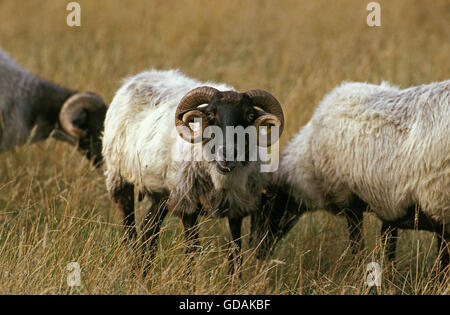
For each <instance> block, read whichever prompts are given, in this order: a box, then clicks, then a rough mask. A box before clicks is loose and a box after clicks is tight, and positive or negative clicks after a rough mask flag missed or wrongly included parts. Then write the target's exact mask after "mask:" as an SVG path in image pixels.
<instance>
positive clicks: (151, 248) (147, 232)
mask: <svg viewBox="0 0 450 315" xmlns="http://www.w3.org/2000/svg"><path fill="white" fill-rule="evenodd" d="M166 215H167V207H166V199H162V198H158V199H156V198H155V200H154V202H153V204H152V205H151V207H150V209H149V210H148V212H147V215H146V216H145V218H144V222H143V223H142V228H141V231H142V232H143V234H142V243H143V244H144V247H146V249H147V250H148V252H149V253H150V258H153V256H154V254H155V248H156V245H157V244H158V239H159V230H160V228H161V225H162V223H163V221H164V219H165V217H166Z"/></svg>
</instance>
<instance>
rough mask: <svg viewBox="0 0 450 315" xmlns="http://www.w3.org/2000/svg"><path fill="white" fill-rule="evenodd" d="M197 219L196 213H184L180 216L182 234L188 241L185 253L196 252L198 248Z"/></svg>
mask: <svg viewBox="0 0 450 315" xmlns="http://www.w3.org/2000/svg"><path fill="white" fill-rule="evenodd" d="M197 219H198V213H193V214H184V215H183V218H182V221H183V227H184V235H185V238H186V241H187V242H188V245H187V248H186V254H190V253H193V252H196V251H197V250H198V249H199V248H200V241H199V233H198V225H197Z"/></svg>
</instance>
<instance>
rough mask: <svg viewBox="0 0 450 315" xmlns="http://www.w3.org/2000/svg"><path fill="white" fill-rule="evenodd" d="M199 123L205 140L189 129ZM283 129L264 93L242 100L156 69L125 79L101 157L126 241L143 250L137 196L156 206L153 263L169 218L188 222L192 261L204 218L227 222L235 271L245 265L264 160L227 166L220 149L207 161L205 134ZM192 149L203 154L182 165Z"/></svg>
mask: <svg viewBox="0 0 450 315" xmlns="http://www.w3.org/2000/svg"><path fill="white" fill-rule="evenodd" d="M205 104H206V105H205ZM199 105H201V106H199ZM174 118H175V119H174ZM195 118H197V119H200V120H201V122H202V125H201V128H200V131H201V132H200V133H198V132H197V133H193V132H194V129H195V128H194V126H191V124H190V123H191V122H192V121H193V119H195ZM283 124H284V117H283V111H282V108H281V106H280V104H279V102H278V101H277V100H276V99H275V98H274V97H273V96H272V95H271V94H269V93H268V92H265V91H262V90H251V91H247V92H245V93H238V92H236V91H235V90H234V89H233V88H232V87H231V86H228V85H225V84H221V83H212V82H207V83H202V82H199V81H197V80H194V79H191V78H189V77H187V76H185V75H184V74H182V73H181V72H180V71H179V70H167V71H159V70H154V69H153V70H149V71H145V72H142V73H140V74H138V75H136V76H134V77H131V78H128V79H126V80H125V81H124V84H123V85H122V87H121V88H120V89H119V90H118V91H117V93H116V94H115V96H114V98H113V100H112V102H111V105H110V107H109V108H108V111H107V113H106V118H105V129H104V135H103V151H102V153H103V157H104V161H105V178H106V186H107V190H108V191H109V194H110V196H111V199H112V200H113V202H114V203H115V204H116V205H117V206H118V208H119V210H120V211H121V213H122V215H123V224H124V225H125V227H126V234H127V236H128V238H127V239H129V240H130V241H131V242H133V244H136V243H135V242H134V241H135V240H136V239H137V232H136V228H135V215H134V191H135V190H136V192H137V193H139V196H140V198H139V200H141V199H142V197H143V196H147V197H148V198H149V200H150V201H151V203H152V205H151V207H150V209H149V211H148V214H147V216H146V217H145V219H144V222H143V224H142V228H141V230H142V231H143V232H145V233H143V235H142V237H141V241H142V243H143V244H146V246H145V247H146V248H145V251H146V252H147V253H148V252H150V254H151V255H150V257H153V252H154V246H155V245H156V244H157V240H158V232H159V230H160V226H161V223H162V221H163V220H164V218H165V216H166V214H167V213H168V212H170V213H171V214H173V215H175V216H177V217H180V218H181V219H182V223H183V226H184V230H185V236H186V239H188V240H189V243H190V245H189V246H188V247H187V250H186V252H187V253H191V252H194V251H195V250H194V249H195V247H198V244H199V242H198V228H197V220H198V217H199V215H207V216H212V217H225V218H227V219H228V223H229V228H230V232H231V238H232V242H231V243H230V246H231V252H232V253H231V254H232V255H230V266H231V265H233V263H232V261H234V262H236V261H238V260H239V259H233V257H234V258H238V254H239V249H240V247H241V241H240V236H241V223H242V218H243V217H245V216H247V215H249V214H250V213H253V212H255V211H256V210H257V209H258V206H259V203H260V191H261V189H263V188H264V186H265V184H266V183H267V175H266V173H263V172H260V169H259V167H260V161H259V160H256V161H250V160H249V159H245V160H244V161H236V159H231V160H230V159H226V160H222V159H220V157H219V151H220V150H219V148H217V151H216V154H215V155H213V159H211V160H206V159H202V158H201V156H202V154H203V153H204V149H205V148H206V147H207V145H208V143H209V142H208V143H207V142H206V141H208V140H210V138H211V136H212V135H210V136H208V135H206V130H207V128H206V127H218V128H219V129H220V130H223V131H225V129H226V128H227V127H230V126H243V127H248V126H255V127H257V128H259V127H260V126H265V125H266V126H273V127H275V128H279V135H281V132H282V128H283ZM198 135H200V138H198ZM271 139H272V138H271ZM277 140H278V138H276V139H275V140H271V141H268V143H267V145H271V144H273V143H275V142H276V141H277ZM192 142H193V143H192ZM230 143H231V142H230V141H229V140H228V139H224V140H223V146H222V151H224V150H225V151H227V152H228V149H230V148H231V151H235V149H236V146H235V145H234V144H233V143H231V144H230ZM186 146H187V148H196V149H198V148H200V150H198V151H196V150H193V151H195V152H194V156H193V157H194V158H193V159H191V160H189V159H180V158H177V157H176V156H177V154H176V152H185V151H183V150H185V149H186ZM199 152H200V158H199V156H198V154H199ZM233 153H236V152H233ZM246 153H247V152H246ZM234 157H236V156H234ZM230 269H235V267H231V268H230ZM231 271H232V273H234V271H233V270H231Z"/></svg>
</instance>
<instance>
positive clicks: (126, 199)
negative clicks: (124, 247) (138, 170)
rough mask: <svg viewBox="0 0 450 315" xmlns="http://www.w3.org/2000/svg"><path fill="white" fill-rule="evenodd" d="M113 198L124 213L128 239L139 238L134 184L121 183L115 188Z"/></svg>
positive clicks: (131, 240)
mask: <svg viewBox="0 0 450 315" xmlns="http://www.w3.org/2000/svg"><path fill="white" fill-rule="evenodd" d="M113 199H114V201H115V203H116V204H117V207H118V209H119V211H120V212H121V213H122V217H123V225H124V226H125V230H126V233H127V236H128V240H129V241H130V242H133V241H134V240H136V238H137V232H136V227H135V217H134V185H133V184H130V183H124V184H122V185H120V187H118V188H117V189H115V190H114V193H113Z"/></svg>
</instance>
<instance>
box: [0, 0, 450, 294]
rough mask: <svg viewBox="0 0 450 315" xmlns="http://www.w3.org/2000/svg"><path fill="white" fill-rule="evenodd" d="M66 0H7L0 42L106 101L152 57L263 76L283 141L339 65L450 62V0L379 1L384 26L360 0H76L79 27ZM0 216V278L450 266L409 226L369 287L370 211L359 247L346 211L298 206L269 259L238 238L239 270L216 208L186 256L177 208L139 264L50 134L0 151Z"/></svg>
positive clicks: (392, 283) (313, 276) (407, 70)
mask: <svg viewBox="0 0 450 315" xmlns="http://www.w3.org/2000/svg"><path fill="white" fill-rule="evenodd" d="M66 2H68V1H56V0H52V1H50V0H47V1H44V0H27V1H12V0H5V1H2V2H0V20H1V21H2V24H1V29H2V30H1V32H0V45H1V46H2V47H3V48H4V49H5V50H7V51H9V52H10V53H11V55H12V56H13V57H14V58H15V59H16V60H17V61H18V62H20V63H21V64H23V65H24V67H26V68H28V69H30V70H31V71H32V72H34V73H37V74H39V75H41V76H43V77H45V78H48V79H51V80H54V81H56V82H60V83H61V84H64V85H67V86H72V87H75V88H78V89H90V90H94V91H97V92H99V93H100V94H102V95H103V96H104V97H105V99H106V100H107V101H110V100H111V99H112V97H113V95H114V91H115V90H116V89H117V88H118V87H119V86H120V80H121V78H123V77H124V76H127V75H132V74H135V73H137V72H139V71H142V70H144V69H147V68H150V67H155V68H162V69H168V68H180V69H182V70H183V71H184V72H186V73H187V74H188V75H191V76H193V77H196V78H199V79H202V80H216V81H225V82H227V83H229V84H232V85H234V86H235V87H236V88H238V89H250V88H263V89H267V90H270V91H271V92H272V93H273V94H274V95H276V96H277V97H278V98H279V99H280V101H281V102H282V103H283V106H284V109H285V111H286V113H287V115H286V116H287V129H286V130H287V132H286V133H285V135H284V141H285V140H286V139H289V138H290V136H291V135H292V134H293V133H294V132H296V130H297V129H298V127H299V126H300V125H302V124H304V123H305V122H306V121H307V120H308V119H309V117H310V115H311V113H312V111H313V109H314V107H315V106H316V104H317V103H318V101H319V100H320V99H321V98H322V96H323V95H324V94H325V93H326V92H327V91H329V90H330V89H331V88H332V87H334V86H335V85H337V84H339V83H340V82H341V81H343V80H354V81H368V82H374V83H379V82H380V81H381V80H388V81H390V82H392V83H394V84H397V85H400V86H402V87H407V86H410V85H417V84H421V83H427V82H431V81H439V80H444V79H448V78H449V74H450V63H449V57H450V41H449V38H450V27H449V22H448V21H450V3H449V2H448V1H432V2H425V1H380V3H381V7H382V26H381V27H379V28H369V27H368V26H367V25H366V24H365V21H366V16H367V12H366V11H365V5H366V4H367V2H369V1H334V2H330V1H309V0H308V1H298V0H281V1H256V0H248V1H206V0H190V1H119V0H108V1H106V0H102V1H87V0H86V1H84V0H80V1H79V2H80V4H81V7H82V27H81V28H69V27H68V26H67V25H66V24H65V20H66V11H65V3H66ZM336 154H339V152H336ZM145 206H146V205H141V206H140V207H139V209H138V212H139V214H140V217H141V216H142V213H143V211H144V208H145ZM0 224H1V225H0V293H26V294H32V293H34V294H46V293H56V294H60V293H82V294H86V293H101V294H109V293H116V294H137V293H152V294H153V293H161V294H180V293H195V294H200V293H204V294H224V293H233V294H234V293H236V294H244V293H248V294H258V293H266V294H368V293H381V294H391V293H397V294H399V293H400V294H402V293H403V294H449V293H450V289H449V285H448V284H449V281H448V279H447V281H446V282H444V283H442V282H439V281H437V280H436V279H435V277H434V275H435V273H434V272H433V270H435V266H434V263H435V258H436V249H435V246H436V245H435V243H436V240H435V238H434V237H433V236H432V234H431V233H427V232H417V231H416V232H414V231H402V232H401V233H400V240H399V248H398V259H397V260H398V265H397V268H395V269H394V270H391V271H390V272H385V273H384V274H383V283H382V286H381V288H379V289H378V290H377V289H374V288H372V289H370V288H368V287H367V286H366V285H365V277H366V270H365V267H366V264H367V263H368V262H370V261H372V260H374V261H378V262H380V263H382V261H383V256H382V251H381V250H380V244H379V229H380V223H379V221H378V220H377V219H376V218H375V217H374V216H373V215H367V216H366V220H365V237H366V240H367V242H366V243H367V250H366V252H365V253H364V255H361V257H354V256H352V255H350V254H349V253H347V250H348V248H347V246H348V235H347V232H346V225H345V222H344V221H343V219H342V218H338V217H335V216H332V215H329V214H327V213H324V212H317V213H314V214H310V215H307V216H305V217H304V218H302V220H301V222H300V224H298V225H297V226H296V228H295V230H294V231H293V232H292V233H291V234H290V236H289V237H288V238H287V239H286V240H285V241H284V242H283V244H282V246H281V247H280V248H279V250H278V251H277V253H276V256H275V257H276V260H273V261H270V262H258V261H256V259H254V258H253V256H252V252H251V251H250V250H249V249H248V247H247V246H245V247H244V251H245V253H244V256H245V258H246V259H245V262H244V265H243V269H244V270H243V276H242V280H241V281H238V282H234V283H231V282H230V279H228V278H227V276H226V270H227V268H226V256H225V250H226V243H227V241H226V230H227V229H226V225H225V223H224V222H223V221H220V220H204V221H203V222H202V232H201V235H202V245H203V249H202V251H201V253H200V254H199V257H198V258H197V259H196V260H195V263H194V266H193V268H191V269H190V270H189V268H187V267H186V266H187V264H186V261H187V260H186V257H185V256H184V255H183V246H184V245H183V237H182V236H181V234H182V233H181V226H180V223H179V222H178V221H177V220H175V219H173V218H171V219H169V220H167V222H166V224H165V225H164V229H163V231H162V242H161V246H160V248H159V250H158V253H157V258H156V259H155V260H154V263H153V265H152V267H151V268H152V270H151V272H150V273H149V276H148V277H147V278H146V279H141V278H140V277H138V276H136V274H137V273H138V272H139V270H133V268H132V266H133V265H134V262H133V256H132V255H130V253H129V252H128V250H127V247H126V246H123V245H122V242H121V241H122V237H123V232H122V228H121V226H120V218H119V215H118V213H116V211H114V209H113V208H112V205H111V202H110V201H109V199H108V196H107V194H106V191H105V187H104V181H103V178H102V175H101V174H100V173H99V172H97V171H95V170H94V169H93V168H92V167H90V166H89V165H88V163H87V162H86V161H85V160H83V159H82V158H81V157H80V155H79V154H77V152H76V151H75V150H74V149H73V148H72V147H69V146H67V145H65V144H61V143H56V142H55V141H53V140H48V141H46V142H45V143H42V144H38V145H33V146H25V147H21V148H18V149H17V150H14V151H12V152H8V153H3V154H2V155H1V158H0ZM244 232H245V233H248V222H247V221H246V226H245V229H244ZM246 240H247V237H244V241H245V242H244V244H246ZM356 258H360V259H356ZM72 261H77V262H79V263H80V265H81V268H82V286H81V287H79V288H69V287H68V286H67V283H66V277H67V274H68V272H67V271H66V269H65V268H66V265H67V264H68V263H69V262H72ZM384 270H389V269H388V268H385V269H384Z"/></svg>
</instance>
